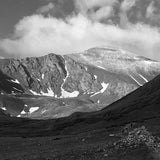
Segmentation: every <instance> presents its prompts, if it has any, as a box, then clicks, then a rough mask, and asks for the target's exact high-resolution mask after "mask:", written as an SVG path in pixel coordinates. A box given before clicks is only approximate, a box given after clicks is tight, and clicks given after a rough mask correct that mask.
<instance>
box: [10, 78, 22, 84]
mask: <svg viewBox="0 0 160 160" xmlns="http://www.w3.org/2000/svg"><path fill="white" fill-rule="evenodd" d="M11 82H14V83H18V84H20V82H19V81H18V80H17V79H16V80H13V79H12V80H11Z"/></svg>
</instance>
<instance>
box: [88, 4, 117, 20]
mask: <svg viewBox="0 0 160 160" xmlns="http://www.w3.org/2000/svg"><path fill="white" fill-rule="evenodd" d="M112 15H114V10H113V8H112V7H111V6H105V7H102V8H100V9H99V10H97V11H96V12H94V13H92V14H91V17H92V19H94V20H96V21H100V20H103V19H108V18H110V17H111V16H112Z"/></svg>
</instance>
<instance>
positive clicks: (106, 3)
mask: <svg viewBox="0 0 160 160" xmlns="http://www.w3.org/2000/svg"><path fill="white" fill-rule="evenodd" d="M116 3H118V0H75V6H76V8H77V10H78V12H79V13H81V14H83V15H85V16H88V17H90V18H92V20H102V19H103V18H104V19H106V18H109V17H110V16H112V15H113V6H114V5H115V4H116ZM94 9H97V10H96V11H95V10H94Z"/></svg>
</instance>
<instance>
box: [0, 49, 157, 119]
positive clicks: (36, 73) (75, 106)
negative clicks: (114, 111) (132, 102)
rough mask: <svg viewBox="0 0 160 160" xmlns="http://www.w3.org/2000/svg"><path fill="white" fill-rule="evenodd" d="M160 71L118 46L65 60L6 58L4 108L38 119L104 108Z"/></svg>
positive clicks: (0, 71) (0, 69) (0, 75)
mask: <svg viewBox="0 0 160 160" xmlns="http://www.w3.org/2000/svg"><path fill="white" fill-rule="evenodd" d="M159 73H160V63H159V62H156V61H152V60H150V59H147V58H144V57H139V56H136V55H134V54H132V53H130V52H127V51H123V50H121V49H116V48H113V47H109V48H107V47H101V48H92V49H89V50H87V51H85V52H83V53H79V54H70V55H64V56H60V55H55V54H49V55H46V56H43V57H31V58H26V59H0V91H1V98H0V100H1V108H2V109H3V110H5V112H7V113H9V114H11V115H13V116H24V117H26V116H28V117H34V118H38V117H41V118H42V117H43V118H44V117H46V118H55V117H63V116H68V115H70V114H71V113H73V112H76V111H85V112H87V111H93V110H99V109H101V108H103V107H104V105H108V104H110V103H113V102H114V101H116V100H118V99H120V98H121V97H123V96H125V95H127V94H128V93H130V92H132V91H133V90H135V89H137V88H138V87H140V86H142V85H143V84H145V83H146V82H148V81H150V80H151V79H153V78H154V77H155V76H156V75H158V74H159ZM8 96H9V97H8ZM17 96H18V97H17ZM44 96H50V97H52V98H47V97H44ZM15 97H16V98H15ZM55 98H56V99H57V100H55ZM67 98H70V100H67ZM6 99H7V100H6ZM9 99H10V100H9ZM12 99H14V102H13V100H12ZM15 99H16V101H17V102H16V101H15ZM51 99H52V100H51ZM65 99H66V100H65ZM35 101H36V103H35ZM15 102H16V103H15ZM43 102H45V103H43ZM68 102H69V103H68ZM11 104H12V105H11ZM94 104H96V105H94ZM60 106H61V108H60ZM57 108H58V110H57ZM62 108H63V109H62ZM64 108H65V109H64ZM66 108H67V109H66ZM66 111H67V112H66ZM45 112H46V113H45ZM47 113H52V114H47ZM51 115H52V116H51Z"/></svg>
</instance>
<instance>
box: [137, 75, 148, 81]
mask: <svg viewBox="0 0 160 160" xmlns="http://www.w3.org/2000/svg"><path fill="white" fill-rule="evenodd" d="M139 76H140V77H141V78H142V79H143V80H144V81H145V82H149V81H148V80H147V79H146V78H145V77H144V76H142V75H141V74H139Z"/></svg>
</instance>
